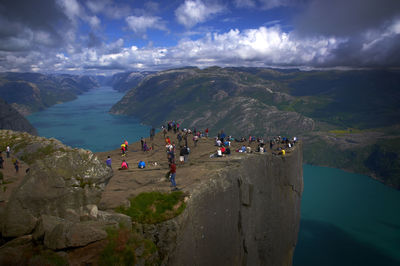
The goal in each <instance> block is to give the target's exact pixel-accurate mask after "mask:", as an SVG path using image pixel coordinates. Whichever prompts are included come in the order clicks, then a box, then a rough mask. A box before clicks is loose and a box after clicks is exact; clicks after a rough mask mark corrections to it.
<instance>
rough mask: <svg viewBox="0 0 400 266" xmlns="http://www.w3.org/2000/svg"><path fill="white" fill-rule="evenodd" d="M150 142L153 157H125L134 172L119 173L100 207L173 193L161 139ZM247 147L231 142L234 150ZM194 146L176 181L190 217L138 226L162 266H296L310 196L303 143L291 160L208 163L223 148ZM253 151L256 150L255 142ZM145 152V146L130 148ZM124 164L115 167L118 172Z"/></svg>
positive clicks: (247, 157)
mask: <svg viewBox="0 0 400 266" xmlns="http://www.w3.org/2000/svg"><path fill="white" fill-rule="evenodd" d="M169 135H170V136H171V135H172V136H171V137H172V139H174V133H172V132H170V133H169ZM147 141H148V144H149V145H150V146H152V147H154V151H150V152H146V153H142V152H133V153H132V152H129V154H128V156H127V157H126V158H125V159H126V160H127V162H128V163H129V165H134V167H133V168H132V169H130V170H128V171H116V172H115V175H114V177H113V178H112V179H111V180H110V183H109V184H108V186H107V187H106V190H105V191H104V193H103V196H102V201H101V202H100V204H99V206H100V208H104V209H105V210H107V209H113V208H115V207H116V206H118V205H126V199H128V198H130V197H132V196H133V195H139V194H140V193H142V192H145V191H154V190H156V191H163V192H167V193H168V192H169V191H170V186H169V182H166V180H165V178H164V176H165V172H166V171H168V170H167V169H168V164H167V163H166V159H165V153H164V152H163V151H164V147H165V144H164V143H165V142H164V139H163V138H162V134H158V135H157V136H156V137H155V139H154V141H150V140H148V139H147ZM242 144H243V143H239V142H232V144H231V145H232V146H231V150H232V151H234V150H236V149H237V148H238V147H239V146H241V145H242ZM189 145H190V147H191V152H190V155H189V162H188V163H185V164H183V165H182V164H178V168H177V178H176V180H177V184H178V186H179V187H180V188H181V189H182V190H183V191H184V192H185V193H186V194H187V197H188V200H187V202H186V204H187V207H186V209H185V211H184V212H183V213H182V214H181V215H179V216H177V217H176V218H174V219H172V220H168V221H166V222H162V223H159V224H140V223H139V222H135V227H137V228H139V229H138V231H140V232H141V233H142V235H143V237H144V238H146V239H150V240H152V242H153V243H155V244H156V245H157V248H158V252H159V254H160V259H161V261H162V265H191V264H195V265H291V263H292V254H293V251H294V247H295V245H296V241H297V234H298V230H299V222H300V201H301V194H302V190H303V179H302V159H303V155H302V144H301V143H299V144H298V145H296V146H295V148H294V149H291V151H290V152H289V153H287V156H285V157H282V156H281V155H274V154H273V152H275V149H276V148H274V150H273V151H271V150H270V149H269V148H268V151H267V152H265V153H263V154H260V153H257V152H253V153H250V154H249V153H238V152H233V154H232V155H230V156H226V157H223V158H210V157H209V155H210V154H211V153H213V152H215V149H216V147H215V146H214V142H213V141H212V140H209V139H200V141H199V143H198V145H197V146H196V147H194V146H192V142H191V141H189ZM246 145H249V144H246ZM250 145H251V146H252V149H253V150H255V146H254V145H256V144H255V143H252V144H250ZM138 149H140V143H134V144H131V145H130V146H129V150H134V151H137V150H138ZM107 155H111V157H112V158H116V156H119V154H118V151H114V152H105V153H100V154H98V156H99V158H104V159H105V158H106V157H107ZM139 159H140V160H144V161H145V162H146V163H147V166H146V169H145V170H140V169H137V168H135V165H136V164H137V161H138V160H139ZM155 162H157V165H154V163H155ZM119 164H120V161H118V160H117V161H116V162H113V168H117V167H119Z"/></svg>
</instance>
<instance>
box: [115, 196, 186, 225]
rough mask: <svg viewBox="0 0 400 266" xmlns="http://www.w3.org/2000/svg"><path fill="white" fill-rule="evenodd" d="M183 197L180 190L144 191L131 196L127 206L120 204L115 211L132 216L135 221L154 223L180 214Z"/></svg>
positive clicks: (182, 206) (183, 205) (183, 204)
mask: <svg viewBox="0 0 400 266" xmlns="http://www.w3.org/2000/svg"><path fill="white" fill-rule="evenodd" d="M184 197H185V195H184V193H183V192H182V191H176V192H172V193H161V192H156V191H154V192H145V193H141V194H139V195H138V196H136V197H134V198H131V199H130V203H131V206H130V207H129V208H125V207H122V206H121V207H118V208H117V209H116V211H117V212H120V213H123V214H126V215H128V216H130V217H132V220H133V221H135V222H139V223H147V224H156V223H160V222H163V221H166V220H169V219H171V218H173V217H175V216H177V215H179V214H181V213H182V212H183V210H184V209H185V208H186V204H185V202H184Z"/></svg>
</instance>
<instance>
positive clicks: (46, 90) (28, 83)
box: [0, 72, 99, 115]
mask: <svg viewBox="0 0 400 266" xmlns="http://www.w3.org/2000/svg"><path fill="white" fill-rule="evenodd" d="M98 86H99V82H98V80H97V79H96V78H95V77H91V76H77V75H67V74H60V75H56V74H47V75H45V74H40V73H14V72H5V73H0V95H1V98H3V99H4V100H5V101H6V102H8V103H9V104H11V105H12V106H13V107H14V108H15V109H17V110H18V111H19V112H20V113H21V114H23V115H28V114H30V113H33V112H37V111H40V110H43V109H45V108H48V107H50V106H52V105H54V104H57V103H61V102H66V101H71V100H74V99H76V97H77V95H79V94H81V93H83V92H85V91H88V90H90V89H92V88H95V87H98Z"/></svg>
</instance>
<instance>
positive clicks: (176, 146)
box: [106, 121, 297, 190]
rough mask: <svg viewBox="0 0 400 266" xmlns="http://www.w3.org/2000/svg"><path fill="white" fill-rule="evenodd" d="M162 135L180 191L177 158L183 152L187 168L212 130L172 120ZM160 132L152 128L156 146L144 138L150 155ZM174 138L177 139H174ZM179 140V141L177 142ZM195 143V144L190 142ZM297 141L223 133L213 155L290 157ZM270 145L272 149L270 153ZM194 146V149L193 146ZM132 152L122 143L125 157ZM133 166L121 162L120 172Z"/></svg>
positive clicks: (170, 174) (171, 177) (142, 165)
mask: <svg viewBox="0 0 400 266" xmlns="http://www.w3.org/2000/svg"><path fill="white" fill-rule="evenodd" d="M161 132H162V136H163V139H164V144H165V152H166V160H167V163H168V168H169V171H168V173H167V174H166V177H167V178H168V180H169V181H170V183H171V187H172V190H178V189H179V188H178V187H177V185H176V180H175V178H176V171H177V165H176V164H177V163H176V162H177V160H176V157H177V156H175V155H178V153H179V164H180V165H184V164H186V163H188V161H189V155H190V152H191V148H190V147H192V148H196V147H197V146H198V145H199V141H200V140H201V139H202V138H208V137H209V129H208V128H206V129H204V130H198V129H197V128H196V127H194V128H182V127H181V125H180V124H179V123H177V122H176V121H168V123H166V125H162V126H161ZM155 133H156V130H155V128H154V127H152V128H151V129H150V134H149V137H150V141H151V143H152V145H151V147H149V146H148V144H147V142H146V139H145V138H143V137H142V138H141V139H140V142H141V151H143V152H149V151H152V150H154V146H153V145H154V144H153V140H154V137H155ZM171 136H174V138H171ZM175 138H176V139H175ZM190 140H191V141H190ZM296 141H297V138H296V137H294V138H291V139H289V138H287V137H281V136H276V137H273V138H271V139H269V141H265V139H264V138H263V137H257V136H254V135H249V136H248V137H247V138H246V137H244V136H241V137H240V138H234V137H232V136H231V135H227V134H226V133H225V132H224V131H223V130H221V131H219V132H218V133H217V136H216V137H215V138H214V144H215V146H216V147H217V148H216V152H215V153H212V154H211V155H210V158H218V157H224V156H229V155H230V154H231V153H232V152H238V153H254V152H257V153H264V152H267V151H268V152H271V153H272V154H274V155H281V156H286V154H287V152H288V151H289V152H290V150H291V148H292V147H293V146H294V145H295V144H296ZM268 144H269V150H268ZM189 146H190V147H189ZM127 152H128V141H126V140H125V141H124V142H123V143H122V144H121V156H122V157H126V155H127ZM106 164H107V166H109V167H111V158H110V156H109V157H108V158H107V161H106ZM145 167H146V163H145V162H144V161H142V160H140V161H139V162H138V168H139V169H143V168H145ZM128 168H129V165H128V163H127V161H126V160H125V159H123V160H122V162H121V167H120V168H119V170H126V169H128Z"/></svg>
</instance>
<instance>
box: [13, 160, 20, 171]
mask: <svg viewBox="0 0 400 266" xmlns="http://www.w3.org/2000/svg"><path fill="white" fill-rule="evenodd" d="M14 167H15V172H16V173H17V174H18V171H19V162H18V160H17V159H15V162H14Z"/></svg>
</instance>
